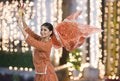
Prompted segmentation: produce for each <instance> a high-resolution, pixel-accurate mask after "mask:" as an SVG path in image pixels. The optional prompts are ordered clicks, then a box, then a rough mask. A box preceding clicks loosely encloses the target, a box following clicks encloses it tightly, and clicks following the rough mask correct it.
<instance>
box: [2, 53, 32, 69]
mask: <svg viewBox="0 0 120 81" xmlns="http://www.w3.org/2000/svg"><path fill="white" fill-rule="evenodd" d="M9 66H13V67H14V66H16V67H30V68H33V62H32V54H31V52H25V53H21V52H4V51H0V67H9Z"/></svg>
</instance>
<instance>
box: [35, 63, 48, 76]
mask: <svg viewBox="0 0 120 81" xmlns="http://www.w3.org/2000/svg"><path fill="white" fill-rule="evenodd" d="M49 65H50V62H48V61H46V62H41V63H39V64H37V63H34V67H35V71H36V73H41V74H44V73H46V70H47V69H48V67H49Z"/></svg>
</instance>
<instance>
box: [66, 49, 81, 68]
mask: <svg viewBox="0 0 120 81" xmlns="http://www.w3.org/2000/svg"><path fill="white" fill-rule="evenodd" d="M80 52H81V51H80V49H75V50H73V51H71V52H70V53H69V58H68V62H69V63H71V64H73V67H74V68H75V69H76V70H79V69H80V66H81V55H80Z"/></svg>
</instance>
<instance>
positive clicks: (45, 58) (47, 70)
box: [26, 28, 58, 81]
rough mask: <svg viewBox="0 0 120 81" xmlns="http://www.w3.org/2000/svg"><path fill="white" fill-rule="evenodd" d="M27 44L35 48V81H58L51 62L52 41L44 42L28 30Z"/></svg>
mask: <svg viewBox="0 0 120 81" xmlns="http://www.w3.org/2000/svg"><path fill="white" fill-rule="evenodd" d="M26 32H27V33H28V37H27V38H26V42H27V43H28V44H29V45H31V46H33V47H34V54H33V63H34V66H35V71H36V76H35V81H58V79H57V76H56V73H55V70H54V67H53V65H52V64H51V61H50V52H51V47H52V41H51V40H49V41H46V42H42V41H40V40H41V38H40V36H39V35H37V34H35V33H34V32H32V31H31V30H30V28H27V29H26Z"/></svg>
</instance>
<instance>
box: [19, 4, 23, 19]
mask: <svg viewBox="0 0 120 81" xmlns="http://www.w3.org/2000/svg"><path fill="white" fill-rule="evenodd" d="M18 13H19V18H20V19H22V20H24V4H20V8H19V12H18Z"/></svg>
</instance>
